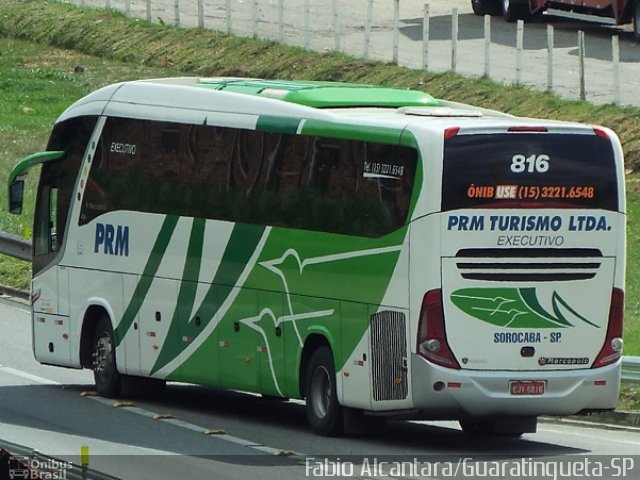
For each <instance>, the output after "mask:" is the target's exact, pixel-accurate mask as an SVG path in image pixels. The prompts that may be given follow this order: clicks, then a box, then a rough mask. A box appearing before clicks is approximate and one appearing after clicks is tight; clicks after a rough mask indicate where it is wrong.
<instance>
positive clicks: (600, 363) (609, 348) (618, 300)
mask: <svg viewBox="0 0 640 480" xmlns="http://www.w3.org/2000/svg"><path fill="white" fill-rule="evenodd" d="M623 317H624V291H622V290H621V289H619V288H614V289H613V292H612V293H611V307H610V309H609V324H608V326H607V338H605V340H604V346H603V347H602V350H600V353H599V354H598V357H597V358H596V361H595V362H593V365H592V367H591V368H598V367H604V366H606V365H611V364H612V363H614V362H616V361H617V360H618V359H619V358H620V357H621V356H622V345H623V343H622V329H623Z"/></svg>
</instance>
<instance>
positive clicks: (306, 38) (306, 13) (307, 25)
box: [304, 0, 311, 50]
mask: <svg viewBox="0 0 640 480" xmlns="http://www.w3.org/2000/svg"><path fill="white" fill-rule="evenodd" d="M310 8H311V7H310V6H309V0H304V49H305V50H309V49H310V47H311V39H310V31H309V30H310V28H311V26H310V22H311V19H310V18H309V16H310V15H311V12H310V11H309V10H310Z"/></svg>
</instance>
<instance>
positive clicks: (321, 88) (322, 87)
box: [200, 79, 439, 108]
mask: <svg viewBox="0 0 640 480" xmlns="http://www.w3.org/2000/svg"><path fill="white" fill-rule="evenodd" d="M200 86H201V87H206V88H213V89H215V90H225V91H229V92H236V93H243V94H246V95H256V96H261V97H268V98H277V99H280V100H283V101H286V102H290V103H297V104H299V105H306V106H308V107H314V108H340V107H388V108H400V107H436V106H438V105H439V102H438V100H436V99H435V98H433V97H432V96H431V95H429V94H427V93H424V92H418V91H415V90H403V89H399V88H389V87H380V86H374V85H359V84H353V83H337V82H312V81H280V80H253V79H247V80H245V79H210V80H203V81H201V82H200Z"/></svg>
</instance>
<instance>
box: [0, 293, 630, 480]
mask: <svg viewBox="0 0 640 480" xmlns="http://www.w3.org/2000/svg"><path fill="white" fill-rule="evenodd" d="M0 332H2V336H0V439H1V440H4V441H8V442H12V443H15V444H19V445H24V446H28V447H30V448H35V449H37V450H38V451H40V452H42V453H46V454H48V455H52V456H55V457H57V458H60V459H63V460H66V461H72V462H78V460H79V454H80V447H81V446H88V447H89V448H90V453H91V467H92V468H94V469H98V470H100V471H103V472H105V473H109V474H111V475H115V476H118V477H120V478H123V479H125V478H126V479H132V480H135V479H148V478H154V479H175V478H189V479H200V478H202V479H205V478H206V479H211V478H216V479H219V478H220V479H240V478H242V479H247V478H257V477H260V478H265V479H276V478H278V479H279V478H282V479H289V478H292V479H301V478H312V477H314V476H315V474H317V473H318V471H317V470H314V469H313V468H315V466H317V465H321V467H320V468H324V469H325V470H323V471H322V472H323V473H325V474H327V473H330V472H329V469H330V468H331V464H327V463H325V460H324V459H325V458H329V459H332V460H333V461H335V460H336V459H337V458H340V459H341V460H340V461H341V462H342V465H343V467H344V466H345V465H346V466H348V465H349V464H350V463H353V464H354V465H355V466H356V470H355V472H354V473H355V474H354V475H349V471H348V470H347V471H344V470H343V471H339V472H338V473H342V475H338V478H365V477H366V478H387V477H385V476H384V475H383V474H381V472H376V471H367V472H362V471H358V468H359V466H361V465H362V464H363V462H364V461H366V462H369V466H371V465H373V463H374V462H375V461H388V460H393V461H396V462H405V463H406V462H409V463H412V462H413V461H414V460H413V459H417V461H418V464H419V465H422V464H423V463H425V462H429V465H434V464H435V462H440V465H445V464H446V463H447V462H450V463H451V465H459V466H460V465H462V467H463V470H461V471H460V472H458V473H462V472H466V473H474V474H475V475H474V476H475V477H476V478H480V477H483V475H482V470H473V468H476V469H477V468H486V464H487V463H491V464H493V463H495V464H500V465H506V464H509V463H510V462H511V463H514V464H515V463H516V462H527V461H533V460H531V459H532V458H536V459H538V460H540V461H543V462H545V463H544V465H556V464H559V463H560V462H565V464H566V462H571V464H572V465H576V464H578V463H580V464H585V462H595V461H600V462H605V464H606V466H607V467H608V468H609V470H604V472H605V473H607V475H608V476H605V477H601V478H610V477H613V476H614V475H613V473H615V472H614V471H613V470H611V469H613V468H615V467H616V466H617V467H619V468H622V467H623V466H625V468H626V469H627V471H626V472H625V473H626V476H625V477H624V478H640V457H637V456H636V457H633V455H637V454H638V452H639V451H640V430H638V429H635V430H634V429H618V430H608V429H600V428H595V427H594V428H590V427H588V428H587V427H579V426H571V425H559V424H552V423H541V424H540V426H539V430H538V433H535V434H527V435H524V436H523V438H521V439H504V438H491V439H490V441H487V439H486V438H485V439H483V438H477V437H471V436H467V435H464V434H463V433H462V432H461V431H460V430H459V428H458V426H457V424H456V423H454V422H397V423H391V424H389V425H387V426H386V427H384V428H377V429H372V430H371V431H369V432H368V433H366V434H361V435H354V436H350V437H346V438H322V437H317V436H315V435H313V434H312V433H311V432H310V431H309V428H308V426H307V423H306V418H305V415H304V407H303V406H302V404H301V403H300V402H293V401H290V402H280V401H273V400H265V399H262V398H259V397H257V396H254V395H248V394H243V393H239V392H220V391H216V390H212V389H206V388H201V387H196V386H190V385H182V384H171V385H169V387H168V389H167V392H166V393H165V394H164V395H162V396H160V397H158V398H155V399H151V398H147V399H142V398H130V399H128V400H130V401H132V402H134V404H135V405H133V406H124V407H121V408H115V407H114V401H113V400H106V399H101V398H99V397H85V396H82V395H81V394H82V392H86V391H90V390H91V389H92V377H91V374H90V372H88V371H77V370H67V369H61V368H56V367H48V366H43V365H39V364H37V363H36V362H35V360H33V358H32V355H31V345H30V344H31V341H30V336H31V333H30V316H29V314H28V311H27V308H26V305H24V304H17V303H14V302H12V301H8V300H5V299H3V300H0ZM156 415H160V417H165V418H156V417H155V416H156ZM206 430H210V432H209V433H213V432H216V433H217V434H212V435H206V434H205V433H204V432H205V431H206ZM223 432H224V433H223ZM1 443H2V442H1V441H0V444H1ZM287 453H293V454H294V455H289V456H288V455H287ZM538 457H540V458H538ZM468 458H473V459H474V461H468V460H465V459H468ZM523 459H524V460H523ZM316 462H320V463H319V464H318V463H316ZM465 462H467V463H465ZM612 462H614V463H613V464H612ZM616 462H617V463H616ZM327 465H329V466H327ZM389 465H393V464H389ZM465 465H467V467H466V470H464V467H465ZM468 465H474V466H475V467H473V468H472V467H469V466H468ZM481 465H484V467H481ZM631 467H633V469H631ZM345 468H346V467H345ZM520 468H522V467H520ZM546 468H549V467H546ZM578 468H584V467H578ZM360 473H364V474H368V475H360ZM376 473H377V475H376ZM387 473H391V474H392V473H394V472H392V471H387ZM405 473H407V472H405ZM408 473H414V472H408ZM451 473H452V471H444V472H443V471H440V472H434V471H428V472H426V473H424V472H422V473H419V474H418V475H411V474H407V475H398V476H396V475H392V476H393V477H394V478H399V477H402V478H406V477H415V478H440V479H442V478H447V477H449V476H452V475H450V474H451ZM516 476H517V475H514V474H513V471H511V472H509V471H508V472H507V474H506V476H505V477H504V478H515V477H516ZM462 477H463V476H462V475H460V476H458V478H462ZM537 477H539V478H543V477H544V475H543V476H542V477H541V476H540V475H537ZM596 477H597V476H596ZM525 478H534V477H526V476H525Z"/></svg>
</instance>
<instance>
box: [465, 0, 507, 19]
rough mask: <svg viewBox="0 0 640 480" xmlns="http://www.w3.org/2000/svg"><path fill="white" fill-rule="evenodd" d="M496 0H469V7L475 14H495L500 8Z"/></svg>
mask: <svg viewBox="0 0 640 480" xmlns="http://www.w3.org/2000/svg"><path fill="white" fill-rule="evenodd" d="M498 6H499V4H498V0H471V8H472V9H473V13H475V14H476V15H495V14H496V13H498V11H499V10H500V9H499V8H498Z"/></svg>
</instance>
